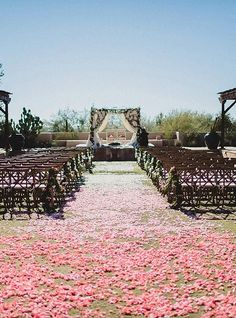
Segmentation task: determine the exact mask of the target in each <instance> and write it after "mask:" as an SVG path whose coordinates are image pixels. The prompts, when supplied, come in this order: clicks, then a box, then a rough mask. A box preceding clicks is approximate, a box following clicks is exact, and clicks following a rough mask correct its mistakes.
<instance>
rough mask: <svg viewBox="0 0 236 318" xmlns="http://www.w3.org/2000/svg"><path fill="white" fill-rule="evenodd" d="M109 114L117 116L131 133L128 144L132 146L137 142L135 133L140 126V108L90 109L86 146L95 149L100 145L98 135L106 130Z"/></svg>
mask: <svg viewBox="0 0 236 318" xmlns="http://www.w3.org/2000/svg"><path fill="white" fill-rule="evenodd" d="M111 114H117V115H118V116H119V117H120V119H121V121H122V123H123V125H124V127H125V128H126V129H127V130H128V131H130V132H132V133H133V135H132V138H131V140H130V142H129V144H134V143H135V142H136V141H137V131H138V128H139V126H140V108H128V109H106V108H102V109H96V108H92V109H91V117H90V135H89V139H88V141H87V144H86V145H87V146H88V147H94V148H97V147H100V146H101V145H102V143H101V139H100V137H99V133H100V132H102V131H103V130H104V129H105V128H106V126H107V124H108V121H109V118H110V115H111Z"/></svg>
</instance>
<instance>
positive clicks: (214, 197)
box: [136, 147, 236, 211]
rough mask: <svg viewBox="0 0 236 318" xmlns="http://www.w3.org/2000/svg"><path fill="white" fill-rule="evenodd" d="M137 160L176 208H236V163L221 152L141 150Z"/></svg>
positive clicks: (170, 149)
mask: <svg viewBox="0 0 236 318" xmlns="http://www.w3.org/2000/svg"><path fill="white" fill-rule="evenodd" d="M136 158H137V161H138V163H139V165H140V167H141V168H142V169H144V170H145V171H146V172H147V174H148V176H149V177H150V178H151V179H152V181H153V183H154V184H155V185H156V187H157V188H158V190H159V191H160V192H161V193H162V194H163V195H166V196H167V199H168V202H170V203H172V205H173V207H176V208H187V209H193V210H196V209H198V210H202V211H206V210H232V211H233V210H235V209H236V160H235V159H228V158H223V157H222V155H221V154H220V153H219V152H207V151H204V152H203V151H192V150H187V149H178V148H176V147H175V149H173V148H166V149H165V148H164V149H162V148H158V149H157V148H156V149H149V148H146V149H145V148H139V149H137V150H136Z"/></svg>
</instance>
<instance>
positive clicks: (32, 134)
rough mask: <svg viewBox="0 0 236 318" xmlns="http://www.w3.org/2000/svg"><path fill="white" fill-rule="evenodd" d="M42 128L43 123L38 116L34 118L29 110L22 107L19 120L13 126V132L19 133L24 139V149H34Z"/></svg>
mask: <svg viewBox="0 0 236 318" xmlns="http://www.w3.org/2000/svg"><path fill="white" fill-rule="evenodd" d="M42 128H43V122H42V121H41V119H40V118H39V117H38V116H34V115H33V114H32V113H31V110H30V109H28V110H27V109H26V108H25V107H23V111H22V114H21V118H20V120H19V121H18V123H17V124H16V125H15V131H17V132H19V133H21V134H22V135H23V136H24V137H25V147H26V148H32V147H35V146H36V144H35V141H36V137H37V135H38V134H39V133H40V131H41V129H42Z"/></svg>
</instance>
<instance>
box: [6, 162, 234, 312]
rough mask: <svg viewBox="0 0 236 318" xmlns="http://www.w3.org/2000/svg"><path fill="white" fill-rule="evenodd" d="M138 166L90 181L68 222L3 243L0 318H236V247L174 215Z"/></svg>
mask: <svg viewBox="0 0 236 318" xmlns="http://www.w3.org/2000/svg"><path fill="white" fill-rule="evenodd" d="M110 165H111V166H110V170H112V164H110ZM132 165H133V164H129V165H128V164H127V163H126V165H125V164H123V167H122V170H123V169H124V168H126V169H127V171H128V172H129V173H128V174H118V173H115V174H110V173H109V171H108V172H107V173H95V174H94V175H92V176H90V177H88V179H87V181H86V185H85V186H84V187H83V188H82V189H81V190H80V191H79V192H78V193H77V194H76V196H75V198H74V199H73V200H71V202H69V203H68V204H67V207H66V213H65V216H66V218H65V220H53V219H41V220H38V221H31V223H30V224H29V226H27V227H21V228H18V229H16V234H15V235H14V236H12V235H5V236H1V238H0V250H1V254H0V264H1V272H0V317H9V318H11V317H34V318H36V317H38V318H44V317H45V318H46V317H60V318H61V317H149V318H154V317H205V318H208V317H235V316H236V289H235V286H236V266H235V237H233V235H232V234H231V235H230V234H222V233H221V234H220V232H215V231H214V230H213V228H212V225H211V224H210V223H206V221H201V222H200V221H194V220H187V219H184V218H183V217H182V216H181V214H179V213H178V212H175V211H173V210H169V209H168V208H167V206H166V203H165V201H164V200H163V198H162V197H160V195H159V194H158V193H157V192H156V190H155V188H153V187H152V186H150V185H148V184H147V179H146V177H145V176H144V175H143V174H132V173H130V169H131V168H130V166H131V167H132ZM98 172H99V171H98ZM115 172H117V171H115ZM1 226H2V224H1Z"/></svg>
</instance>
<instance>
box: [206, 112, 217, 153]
mask: <svg viewBox="0 0 236 318" xmlns="http://www.w3.org/2000/svg"><path fill="white" fill-rule="evenodd" d="M218 120H219V118H218V117H216V119H215V121H214V124H213V125H212V127H211V130H210V132H209V133H207V134H206V135H205V136H204V141H205V144H206V146H207V148H208V149H217V148H218V146H219V143H220V136H219V135H218V134H217V132H216V127H217V124H218Z"/></svg>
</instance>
